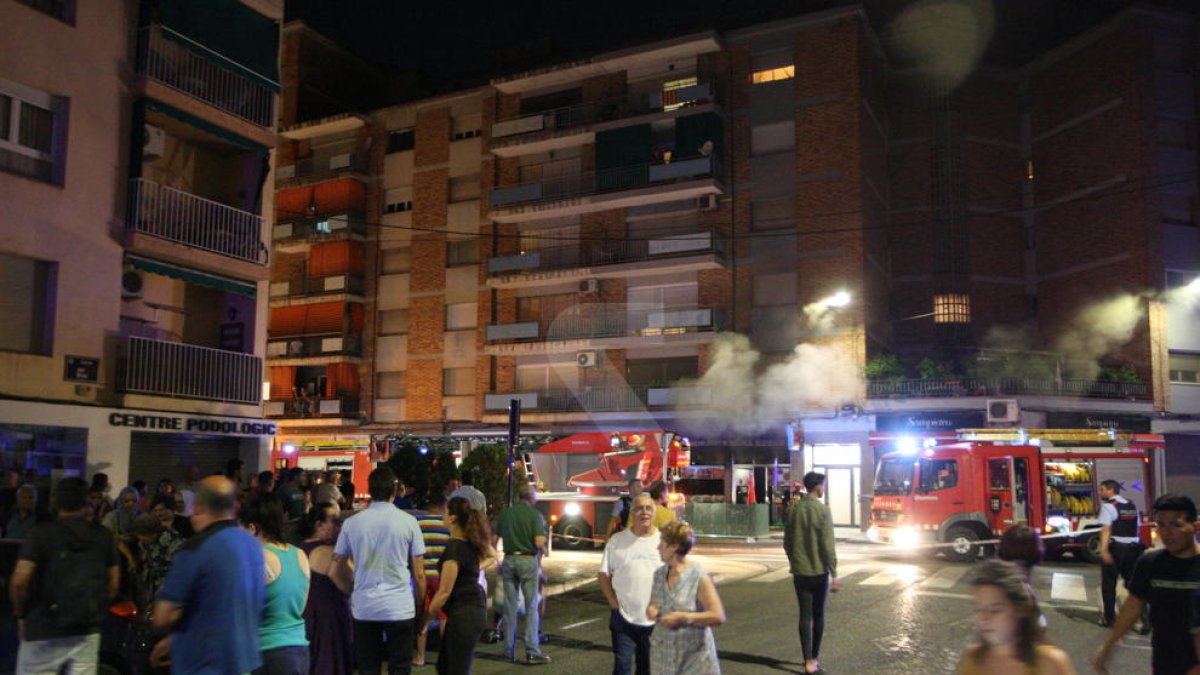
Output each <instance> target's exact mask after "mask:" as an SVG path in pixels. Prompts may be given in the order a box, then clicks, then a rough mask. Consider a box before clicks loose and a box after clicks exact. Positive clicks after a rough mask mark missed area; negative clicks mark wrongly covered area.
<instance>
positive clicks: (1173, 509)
mask: <svg viewBox="0 0 1200 675" xmlns="http://www.w3.org/2000/svg"><path fill="white" fill-rule="evenodd" d="M1153 515H1154V527H1155V528H1156V529H1157V530H1158V538H1159V541H1161V542H1162V545H1163V547H1162V548H1159V549H1154V550H1153V551H1147V552H1146V553H1143V554H1142V557H1140V558H1138V561H1137V563H1136V564H1135V565H1134V568H1133V578H1132V579H1130V580H1129V583H1128V584H1126V586H1125V587H1126V588H1127V589H1129V595H1128V596H1127V597H1126V598H1125V602H1124V604H1122V605H1121V610H1120V611H1119V612H1118V613H1117V620H1116V623H1114V624H1113V628H1112V631H1111V632H1109V634H1108V638H1107V639H1106V640H1105V641H1104V644H1102V645H1101V646H1100V649H1098V650H1097V651H1096V654H1095V656H1094V657H1093V659H1092V664H1093V665H1094V666H1095V667H1096V672H1098V673H1101V674H1103V673H1107V672H1108V659H1109V657H1110V656H1111V655H1112V649H1113V647H1115V646H1116V644H1117V642H1118V641H1120V639H1121V637H1122V636H1123V635H1125V633H1126V632H1128V631H1129V629H1130V628H1132V627H1133V624H1134V623H1136V622H1137V620H1138V618H1139V617H1141V615H1142V610H1143V609H1144V607H1145V606H1146V604H1147V603H1149V604H1150V629H1151V638H1150V647H1151V649H1152V650H1153V656H1152V657H1151V664H1152V667H1153V671H1154V675H1177V674H1179V675H1181V674H1182V673H1186V672H1188V670H1189V669H1191V668H1194V667H1195V666H1196V665H1197V663H1198V661H1197V656H1196V651H1195V650H1194V649H1193V646H1192V636H1191V635H1190V634H1189V630H1190V627H1191V625H1192V624H1191V620H1190V619H1191V615H1190V611H1191V600H1192V598H1191V593H1187V592H1184V590H1183V589H1185V588H1191V589H1193V590H1195V589H1196V587H1197V580H1200V555H1197V554H1198V553H1200V549H1198V548H1197V546H1196V541H1195V535H1196V503H1195V502H1193V501H1192V500H1191V498H1190V497H1185V496H1183V495H1174V494H1166V495H1163V496H1161V497H1159V498H1158V499H1157V500H1155V501H1154V507H1153Z"/></svg>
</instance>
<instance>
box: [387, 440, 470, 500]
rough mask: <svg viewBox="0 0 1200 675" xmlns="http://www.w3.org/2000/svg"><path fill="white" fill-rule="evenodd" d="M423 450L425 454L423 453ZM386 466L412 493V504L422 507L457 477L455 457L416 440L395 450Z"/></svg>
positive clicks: (405, 441) (405, 443)
mask: <svg viewBox="0 0 1200 675" xmlns="http://www.w3.org/2000/svg"><path fill="white" fill-rule="evenodd" d="M422 449H424V450H422ZM387 466H388V467H390V468H391V470H392V471H395V472H396V476H397V477H398V478H399V479H400V481H401V482H403V483H404V484H405V485H407V486H409V487H411V488H412V489H413V501H414V502H416V504H417V506H419V507H422V506H424V505H425V504H426V503H427V502H428V501H429V496H430V495H431V494H432V492H433V490H435V489H436V490H440V489H443V488H444V486H445V485H446V482H447V481H449V480H450V479H451V478H457V477H458V469H457V468H456V467H455V466H454V455H453V454H452V453H451V452H450V451H449V450H445V449H441V448H437V447H436V446H434V447H430V444H427V443H422V442H420V441H418V440H417V439H413V438H406V439H404V440H402V441H401V442H400V443H398V444H394V445H393V446H392V456H391V457H390V458H389V459H388V461H387Z"/></svg>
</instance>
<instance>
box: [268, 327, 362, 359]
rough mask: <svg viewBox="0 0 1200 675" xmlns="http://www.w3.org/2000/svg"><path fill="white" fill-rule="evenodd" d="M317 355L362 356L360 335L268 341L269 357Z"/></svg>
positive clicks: (294, 357) (299, 357)
mask: <svg viewBox="0 0 1200 675" xmlns="http://www.w3.org/2000/svg"><path fill="white" fill-rule="evenodd" d="M316 356H362V338H361V337H360V336H358V335H341V334H339V333H329V334H325V335H304V336H295V337H289V338H276V339H272V340H268V341H267V358H273V359H305V358H312V357H316Z"/></svg>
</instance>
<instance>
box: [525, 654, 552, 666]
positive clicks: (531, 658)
mask: <svg viewBox="0 0 1200 675" xmlns="http://www.w3.org/2000/svg"><path fill="white" fill-rule="evenodd" d="M547 663H550V657H549V656H546V655H545V654H526V655H525V665H527V666H544V665H546V664H547Z"/></svg>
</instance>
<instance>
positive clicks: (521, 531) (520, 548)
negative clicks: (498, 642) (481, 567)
mask: <svg viewBox="0 0 1200 675" xmlns="http://www.w3.org/2000/svg"><path fill="white" fill-rule="evenodd" d="M517 496H518V497H519V498H520V501H517V502H516V503H514V504H513V505H512V506H510V507H509V508H507V509H505V510H504V513H501V514H500V520H499V522H498V523H497V524H496V534H498V535H500V538H501V539H503V540H504V562H503V563H501V564H500V578H501V580H502V582H503V583H504V656H505V657H506V658H507V659H508V660H509V661H512V662H513V663H516V662H517V601H518V599H517V598H518V596H517V593H518V589H519V590H520V593H521V595H523V596H524V598H525V663H526V664H528V665H542V664H544V663H550V657H548V656H545V655H543V654H542V648H541V645H540V644H539V643H538V623H539V621H538V611H537V607H538V601H539V598H538V574H539V573H540V570H541V564H542V556H543V555H544V554H545V553H546V519H545V518H543V517H542V514H541V513H538V511H537V509H535V508H533V504H534V502H536V501H537V492H536V491H535V490H534V488H533V486H531V485H528V484H522V485H521V486H520V490H519V492H518V493H517Z"/></svg>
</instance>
